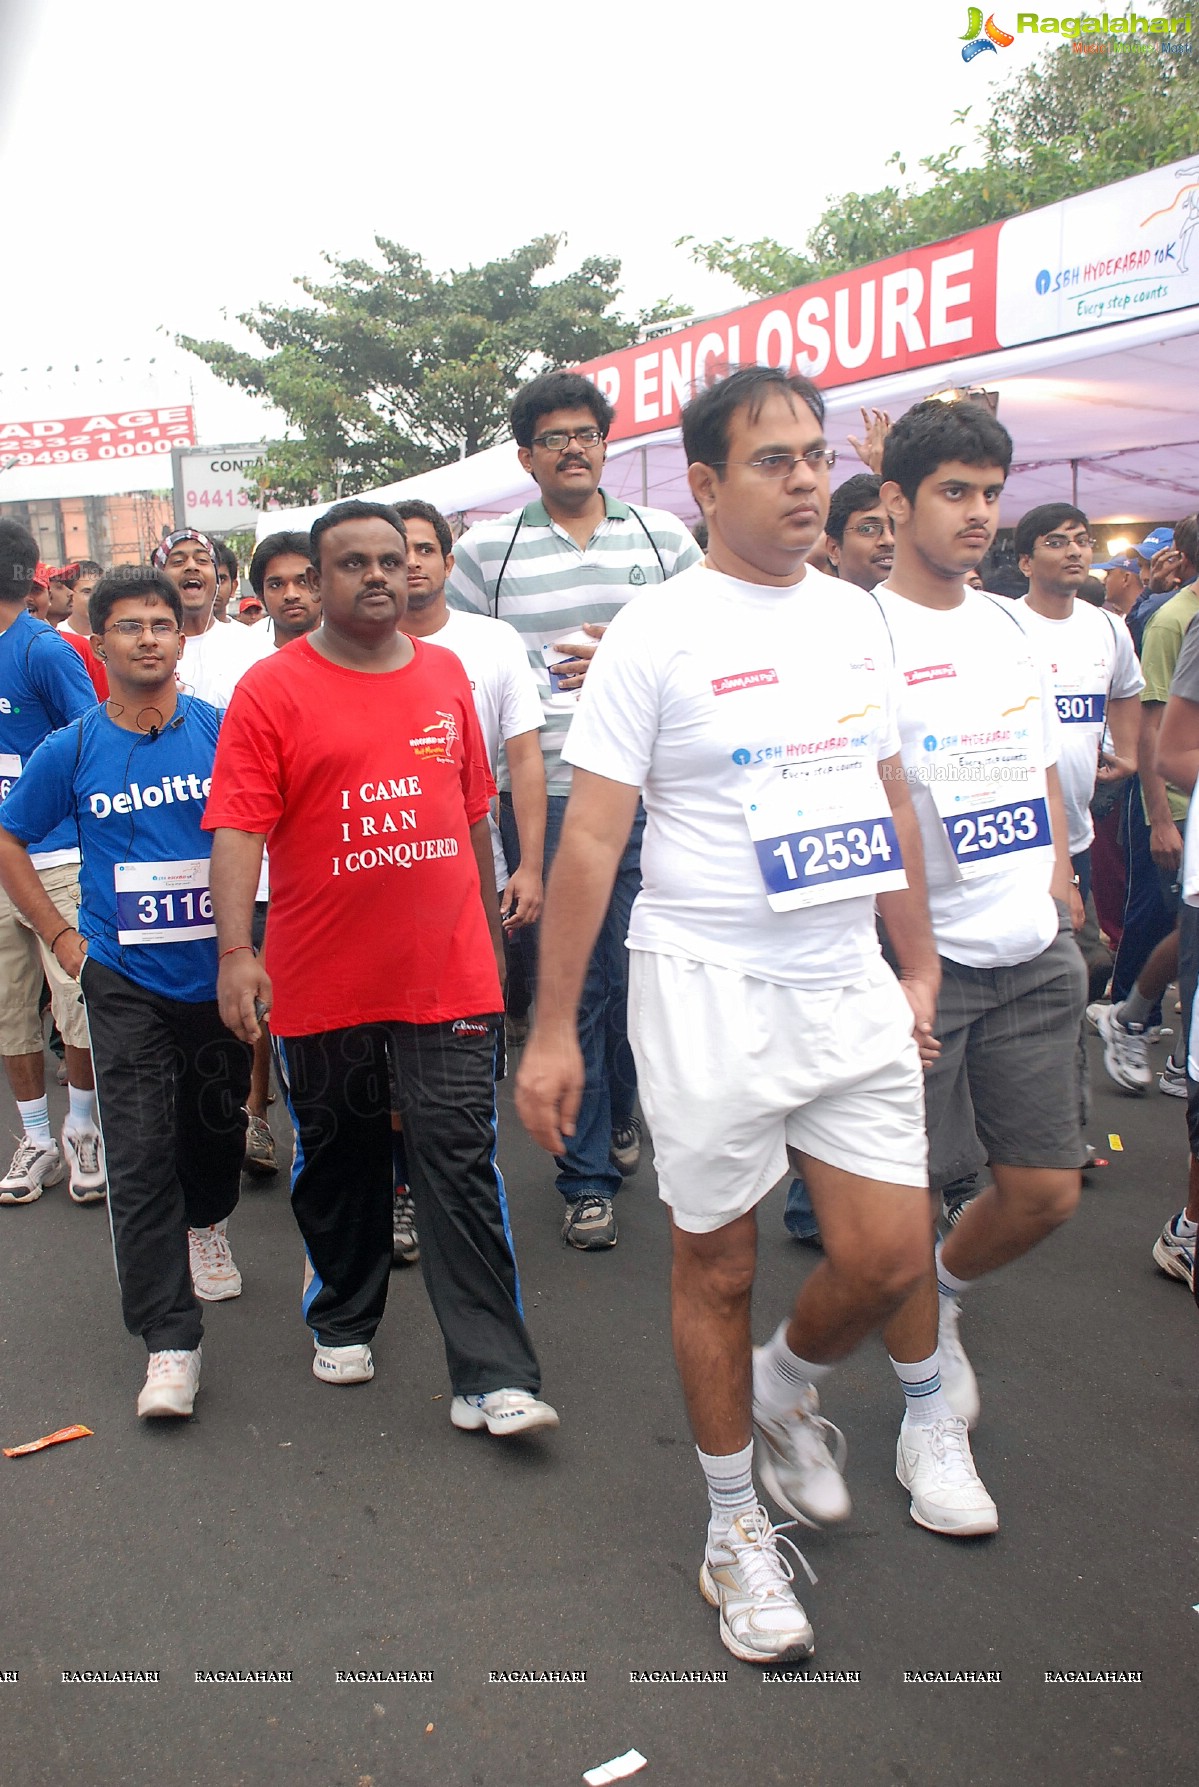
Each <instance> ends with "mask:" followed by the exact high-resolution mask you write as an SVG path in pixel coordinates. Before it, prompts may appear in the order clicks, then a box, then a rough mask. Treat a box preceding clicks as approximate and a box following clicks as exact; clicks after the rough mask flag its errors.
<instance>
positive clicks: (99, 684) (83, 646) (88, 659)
mask: <svg viewBox="0 0 1199 1787" xmlns="http://www.w3.org/2000/svg"><path fill="white" fill-rule="evenodd" d="M58 631H59V632H60V633H61V635H62V637H63V638H64V639H65V640H66V642H67V644H68V645H73V646H74V647H75V650H76V651H77V652H78V653H79V656H80V657H81V658H82V659H83V668H84V669H85V670H86V671H87V673H88V675H89V676H90V677H91V679H92V687H93V689H95V691H96V694H97V695H98V696H99V698H100V700H101V701H107V700H108V672H107V670H106V669H105V668H104V666H103V664H102V663H101V662H100V660H99V658H98V657H97V656H96V653H95V650H94V649H93V646H92V642H91V640H90V639H87V638H85V637H84V635H83V634H82V633H77V632H76V631H75V629H74V628H73V627H68V626H67V624H66V622H65V621H64V622H63V624H62V626H61V627H59V629H58Z"/></svg>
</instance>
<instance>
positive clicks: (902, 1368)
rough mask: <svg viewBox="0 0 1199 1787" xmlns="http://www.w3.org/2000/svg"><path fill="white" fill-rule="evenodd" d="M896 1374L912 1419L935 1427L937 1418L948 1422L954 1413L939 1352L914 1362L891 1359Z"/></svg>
mask: <svg viewBox="0 0 1199 1787" xmlns="http://www.w3.org/2000/svg"><path fill="white" fill-rule="evenodd" d="M891 1363H892V1365H893V1366H894V1367H895V1375H896V1377H897V1378H898V1379H899V1381H900V1383H901V1384H902V1385H903V1396H904V1401H905V1402H906V1404H907V1416H908V1420H909V1421H912V1422H914V1423H915V1424H916V1426H917V1427H931V1426H932V1424H933V1422H934V1421H947V1420H949V1419H950V1417H951V1416H952V1414H953V1410H952V1409H951V1408H950V1406H949V1404H948V1402H946V1400H945V1392H944V1390H942V1388H941V1360H940V1355H939V1354H938V1353H935V1352H934V1353H930V1355H929V1357H928V1358H927V1359H917V1360H916V1362H915V1363H914V1364H912V1365H904V1364H901V1363H900V1361H899V1360H898V1359H892V1360H891Z"/></svg>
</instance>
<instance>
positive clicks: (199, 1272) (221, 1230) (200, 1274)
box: [187, 1217, 241, 1303]
mask: <svg viewBox="0 0 1199 1787" xmlns="http://www.w3.org/2000/svg"><path fill="white" fill-rule="evenodd" d="M228 1222H229V1218H228V1217H226V1218H225V1220H224V1222H214V1223H213V1225H212V1227H211V1228H207V1229H188V1231H187V1257H188V1263H189V1265H190V1266H191V1273H192V1288H193V1289H194V1290H195V1293H196V1295H197V1297H199V1299H200V1301H201V1303H224V1302H227V1301H228V1299H229V1298H230V1297H240V1296H241V1273H240V1272H239V1271H238V1269H237V1267H236V1266H235V1265H234V1264H233V1255H232V1254H231V1253H230V1252H229V1238H228V1236H227V1235H226V1233H225V1229H226V1227H227V1226H228Z"/></svg>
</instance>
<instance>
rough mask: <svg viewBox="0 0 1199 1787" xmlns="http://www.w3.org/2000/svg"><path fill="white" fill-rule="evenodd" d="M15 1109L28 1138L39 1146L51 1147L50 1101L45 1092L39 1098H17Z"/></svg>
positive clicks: (52, 1139)
mask: <svg viewBox="0 0 1199 1787" xmlns="http://www.w3.org/2000/svg"><path fill="white" fill-rule="evenodd" d="M17 1110H18V1112H19V1114H20V1118H21V1128H22V1129H23V1130H24V1131H25V1134H26V1136H27V1137H28V1139H29V1140H30V1141H31V1142H36V1143H37V1145H38V1147H39V1148H49V1147H51V1146H52V1144H53V1142H54V1137H53V1136H52V1135H51V1134H50V1102H49V1100H48V1099H47V1097H46V1095H45V1093H44V1092H43V1094H42V1096H41V1097H40V1098H18V1100H17Z"/></svg>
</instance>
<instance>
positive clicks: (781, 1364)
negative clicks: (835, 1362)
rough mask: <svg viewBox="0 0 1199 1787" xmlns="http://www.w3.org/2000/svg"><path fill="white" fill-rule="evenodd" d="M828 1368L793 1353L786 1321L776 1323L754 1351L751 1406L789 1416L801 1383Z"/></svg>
mask: <svg viewBox="0 0 1199 1787" xmlns="http://www.w3.org/2000/svg"><path fill="white" fill-rule="evenodd" d="M832 1369H833V1368H832V1366H831V1365H813V1364H812V1363H811V1362H810V1361H809V1360H807V1359H801V1358H800V1357H799V1355H798V1353H793V1352H792V1351H791V1348H790V1347H789V1346H788V1345H787V1323H786V1322H780V1323H779V1325H778V1327H777V1328H776V1329H775V1331H774V1333H773V1334H772V1335H771V1337H770V1339H769V1340H768V1341H767V1342H766V1345H765V1346H764V1347H759V1349H758V1350H757V1352H756V1353H755V1354H754V1407H755V1408H756V1409H761V1411H762V1413H763V1414H764V1415H789V1414H790V1413H791V1412H792V1410H793V1409H796V1408H798V1407H799V1403H800V1396H801V1392H802V1391H803V1389H804V1387H805V1385H807V1384H817V1383H819V1382H820V1379H821V1378H822V1377H827V1376H828V1373H829V1372H830V1371H831V1370H832Z"/></svg>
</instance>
